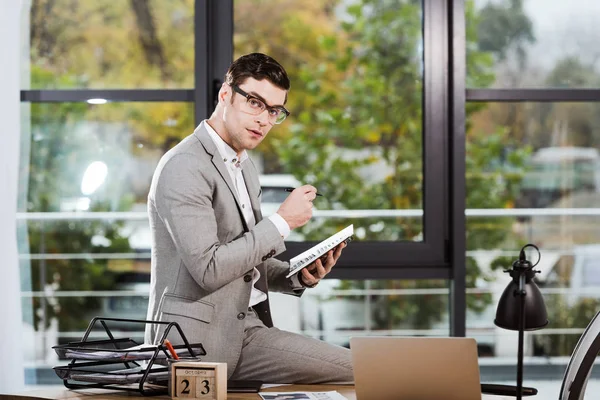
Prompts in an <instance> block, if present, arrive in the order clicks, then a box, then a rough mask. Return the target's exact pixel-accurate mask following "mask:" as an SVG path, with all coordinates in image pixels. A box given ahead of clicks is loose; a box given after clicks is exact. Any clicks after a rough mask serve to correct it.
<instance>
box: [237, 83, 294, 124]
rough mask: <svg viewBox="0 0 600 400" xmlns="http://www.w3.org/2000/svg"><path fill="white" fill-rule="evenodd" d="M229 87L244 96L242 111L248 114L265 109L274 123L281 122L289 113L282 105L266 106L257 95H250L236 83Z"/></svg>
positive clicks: (258, 112) (257, 113) (254, 113)
mask: <svg viewBox="0 0 600 400" xmlns="http://www.w3.org/2000/svg"><path fill="white" fill-rule="evenodd" d="M231 87H232V88H233V90H234V91H235V92H236V93H239V94H241V95H242V96H244V97H245V98H246V105H245V107H244V109H243V111H245V112H247V113H248V114H252V115H259V114H261V113H262V112H263V111H265V110H267V113H268V115H269V120H271V121H273V122H274V123H275V124H280V123H282V122H283V121H284V120H285V119H286V118H287V117H288V115H290V112H289V111H288V110H286V109H285V108H284V107H282V106H275V107H271V106H268V105H266V104H265V102H264V101H262V100H261V99H259V98H258V97H255V96H252V95H251V94H248V93H246V92H244V91H243V90H242V89H240V87H239V86H238V85H232V86H231Z"/></svg>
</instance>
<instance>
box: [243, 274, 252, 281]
mask: <svg viewBox="0 0 600 400" xmlns="http://www.w3.org/2000/svg"><path fill="white" fill-rule="evenodd" d="M251 280H252V275H244V282H250V281H251Z"/></svg>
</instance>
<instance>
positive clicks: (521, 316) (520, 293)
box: [516, 271, 527, 400]
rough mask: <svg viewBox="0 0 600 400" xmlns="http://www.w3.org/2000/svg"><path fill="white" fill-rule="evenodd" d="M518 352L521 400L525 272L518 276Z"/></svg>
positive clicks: (518, 390)
mask: <svg viewBox="0 0 600 400" xmlns="http://www.w3.org/2000/svg"><path fill="white" fill-rule="evenodd" d="M516 295H517V296H519V298H520V301H519V350H518V354H517V400H521V398H522V396H523V340H524V336H525V296H526V295H527V292H526V291H525V271H521V274H520V275H519V289H518V293H516Z"/></svg>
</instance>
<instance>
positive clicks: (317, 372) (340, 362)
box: [230, 312, 354, 384]
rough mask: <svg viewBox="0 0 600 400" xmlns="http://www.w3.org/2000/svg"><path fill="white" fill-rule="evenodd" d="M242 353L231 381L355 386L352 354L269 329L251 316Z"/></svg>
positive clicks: (296, 335)
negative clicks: (333, 383) (345, 384)
mask: <svg viewBox="0 0 600 400" xmlns="http://www.w3.org/2000/svg"><path fill="white" fill-rule="evenodd" d="M244 335H245V336H244V341H243V345H242V353H241V355H240V358H239V361H238V364H237V367H236V369H235V371H234V372H233V375H232V376H231V378H230V379H234V380H261V381H263V382H266V383H306V384H315V383H325V382H352V381H353V380H354V376H353V373H352V359H351V356H350V350H349V349H347V348H345V347H341V346H336V345H332V344H329V343H325V342H323V341H321V340H318V339H313V338H310V337H306V336H302V335H298V334H296V333H291V332H286V331H282V330H279V329H277V328H267V327H266V326H265V325H264V324H263V323H262V321H261V320H260V319H259V318H258V317H257V316H256V314H255V313H254V312H248V315H247V317H246V323H245V326H244Z"/></svg>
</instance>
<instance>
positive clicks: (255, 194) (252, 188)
mask: <svg viewBox="0 0 600 400" xmlns="http://www.w3.org/2000/svg"><path fill="white" fill-rule="evenodd" d="M242 175H243V176H244V182H245V183H246V188H247V189H248V196H249V197H250V204H251V205H252V212H253V213H254V220H255V221H256V222H257V223H258V222H259V221H260V220H262V213H261V212H260V182H259V180H258V174H257V172H256V168H255V167H254V163H253V162H252V160H250V158H247V159H246V161H244V162H243V163H242Z"/></svg>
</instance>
